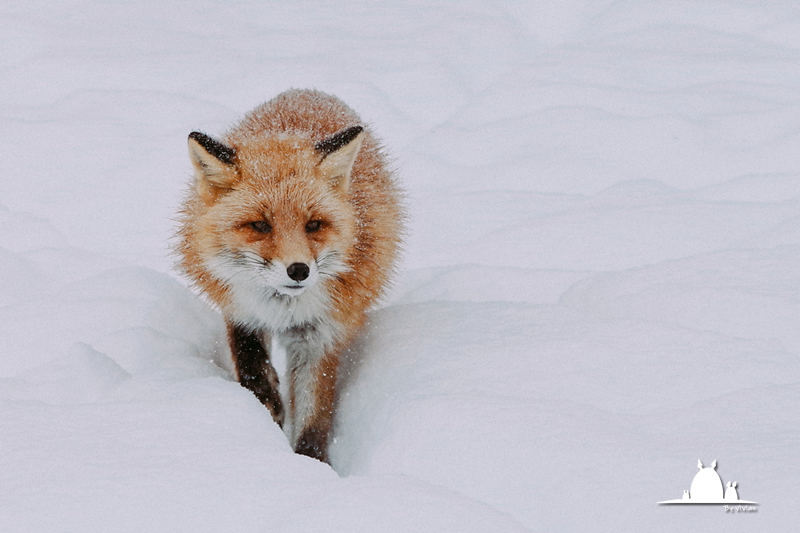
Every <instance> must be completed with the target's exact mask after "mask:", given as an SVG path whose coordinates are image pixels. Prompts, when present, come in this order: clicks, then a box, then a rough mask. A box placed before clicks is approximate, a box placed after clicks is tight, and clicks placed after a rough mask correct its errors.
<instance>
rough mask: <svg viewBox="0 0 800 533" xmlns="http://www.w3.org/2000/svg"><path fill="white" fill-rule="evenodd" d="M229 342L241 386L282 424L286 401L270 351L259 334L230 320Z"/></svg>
mask: <svg viewBox="0 0 800 533" xmlns="http://www.w3.org/2000/svg"><path fill="white" fill-rule="evenodd" d="M228 342H229V343H230V346H231V355H232V356H233V362H234V364H235V365H236V376H237V377H238V378H239V383H241V385H242V386H243V387H245V388H247V389H249V390H251V391H252V392H253V394H255V395H256V398H258V399H259V400H260V401H261V403H263V404H264V405H265V406H266V407H267V409H269V412H270V413H272V418H273V419H275V422H277V423H278V425H279V426H281V427H283V418H284V411H283V402H281V395H280V389H279V386H278V373H277V372H275V368H274V367H273V366H272V363H271V362H270V360H269V350H268V348H267V347H265V346H264V343H263V342H262V341H261V338H260V337H259V335H258V334H257V333H253V332H250V331H247V330H246V329H244V328H242V327H241V326H238V325H236V324H232V323H230V322H228Z"/></svg>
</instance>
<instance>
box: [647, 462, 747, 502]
mask: <svg viewBox="0 0 800 533" xmlns="http://www.w3.org/2000/svg"><path fill="white" fill-rule="evenodd" d="M697 468H699V469H700V471H699V472H698V473H697V474H695V476H694V479H693V480H692V485H691V487H689V490H684V491H683V498H681V499H680V500H667V501H665V502H658V504H659V505H661V504H693V503H704V504H709V503H711V504H718V505H730V504H736V503H749V504H755V505H758V502H751V501H747V500H740V499H739V492H738V491H737V490H736V482H735V481H728V485H727V487H724V486H723V484H722V478H720V477H719V474H717V462H716V461H714V462H713V463H711V466H710V467H708V468H706V467H704V466H703V463H702V462H700V461H697Z"/></svg>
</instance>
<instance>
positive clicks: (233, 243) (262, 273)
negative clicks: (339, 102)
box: [189, 126, 364, 299]
mask: <svg viewBox="0 0 800 533" xmlns="http://www.w3.org/2000/svg"><path fill="white" fill-rule="evenodd" d="M363 138H364V130H363V128H362V127H361V126H354V127H351V128H347V129H345V130H343V131H341V132H339V133H337V134H335V135H333V136H331V137H329V138H327V139H324V140H322V141H320V142H316V143H314V142H313V141H311V140H309V139H308V137H306V136H303V135H299V134H297V135H294V134H289V133H286V134H281V135H275V136H270V137H257V136H253V137H245V138H239V139H237V140H235V141H229V144H226V143H223V142H220V141H217V140H215V139H212V138H211V137H209V136H207V135H205V134H202V133H198V132H193V133H192V134H190V135H189V156H190V158H191V161H192V165H193V166H194V171H195V184H194V187H195V196H196V201H197V208H198V213H199V216H198V217H197V218H196V219H194V221H193V223H194V224H195V225H196V227H195V228H194V234H195V235H196V238H197V247H198V248H199V250H198V255H199V259H200V260H201V261H202V262H203V263H204V265H205V266H206V267H207V268H208V270H209V271H210V272H211V273H212V275H213V276H214V277H215V278H217V279H218V281H219V282H220V283H222V284H223V285H224V286H227V287H230V288H233V289H235V288H236V287H237V286H238V287H241V288H243V289H245V290H250V291H253V290H255V291H257V292H260V293H262V294H266V295H268V296H275V297H278V298H290V299H291V298H294V297H299V296H300V295H302V294H303V293H305V292H306V291H307V290H309V289H311V288H312V287H315V286H317V285H318V284H319V283H321V282H322V281H323V280H324V279H325V278H326V277H328V278H333V277H336V276H337V275H339V274H341V273H343V272H344V271H346V270H348V266H347V257H348V254H349V251H350V250H351V249H352V247H353V246H355V243H354V239H355V237H354V235H355V231H356V228H355V220H356V217H355V213H354V204H353V199H352V198H351V194H350V179H351V174H352V171H353V166H354V163H355V161H356V157H357V155H358V152H359V150H360V148H361V144H362V141H363Z"/></svg>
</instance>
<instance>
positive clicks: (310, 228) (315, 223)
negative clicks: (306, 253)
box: [306, 220, 322, 233]
mask: <svg viewBox="0 0 800 533" xmlns="http://www.w3.org/2000/svg"><path fill="white" fill-rule="evenodd" d="M321 227H322V221H321V220H310V221H309V222H308V224H306V233H314V232H315V231H319V229H320V228H321Z"/></svg>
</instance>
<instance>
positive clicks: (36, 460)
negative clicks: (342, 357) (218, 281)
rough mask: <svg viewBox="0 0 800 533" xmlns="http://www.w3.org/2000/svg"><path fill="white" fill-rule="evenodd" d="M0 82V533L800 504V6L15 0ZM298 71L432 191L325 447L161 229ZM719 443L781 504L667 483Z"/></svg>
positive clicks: (694, 519) (636, 516)
mask: <svg viewBox="0 0 800 533" xmlns="http://www.w3.org/2000/svg"><path fill="white" fill-rule="evenodd" d="M0 77H1V78H2V79H3V84H2V86H0V96H2V97H1V98H0V156H2V157H0V279H1V280H2V282H0V354H2V356H0V472H2V476H0V530H1V531H10V532H11V531H13V532H26V531H31V532H34V531H35V532H39V531H76V532H77V531H81V532H83V531H94V530H98V531H99V530H104V531H144V530H152V531H193V532H196V531H227V530H231V531H233V530H236V531H253V532H255V531H287V532H295V531H348V532H349V531H387V532H392V531H437V532H439V531H465V532H467V531H476V532H477V531H492V532H496V531H497V532H499V531H587V530H588V531H653V532H658V531H718V530H723V528H724V530H726V531H788V530H790V529H792V528H793V527H795V524H796V523H797V520H798V516H799V515H798V513H797V511H796V509H797V504H796V503H794V504H793V503H792V501H793V500H792V497H793V495H794V494H795V492H796V484H797V480H798V479H800V458H799V457H798V454H797V451H798V449H800V426H799V425H798V420H799V419H800V358H798V355H800V333H799V332H800V328H799V327H798V325H799V324H800V215H798V213H800V179H799V178H800V150H798V148H797V147H798V141H800V99H798V97H797V95H798V94H800V8H798V6H797V5H795V3H794V2H790V1H788V0H786V1H781V0H775V1H770V2H758V3H753V2H744V1H738V0H720V1H716V2H669V3H664V2H649V1H632V0H617V1H611V0H608V1H602V0H597V1H588V0H570V1H569V2H558V3H557V2H524V1H515V0H504V1H499V2H498V1H491V2H490V1H486V0H467V1H462V2H447V1H445V2H420V1H416V0H403V1H401V2H393V3H385V4H384V3H381V2H352V3H325V2H291V3H289V2H286V3H276V4H270V3H262V2H247V1H240V2H233V1H231V2H226V3H220V2H212V1H209V0H194V1H193V2H179V1H176V2H156V1H153V0H141V1H138V2H101V1H98V0H69V1H66V2H59V3H52V2H44V1H42V0H34V1H26V2H22V1H19V0H11V1H7V2H4V3H3V4H2V5H0ZM290 87H314V88H317V89H320V90H324V91H327V92H330V93H333V94H336V95H337V96H339V97H341V98H342V99H343V100H344V101H345V102H347V103H348V104H349V105H350V106H351V107H353V108H354V109H355V110H356V111H357V112H358V113H359V114H360V115H361V116H362V117H364V118H365V119H366V120H367V121H368V122H369V123H370V124H371V126H372V128H373V129H374V131H375V132H376V133H377V134H378V135H379V136H380V137H381V138H382V139H383V141H384V143H385V144H386V146H387V147H388V149H389V150H390V151H391V153H392V155H393V157H394V164H395V166H396V168H397V169H398V173H399V175H400V176H401V178H402V180H403V183H404V186H405V188H406V190H407V192H408V200H407V203H408V211H409V215H410V218H409V236H408V239H407V241H406V244H405V256H404V260H403V264H402V265H401V269H400V272H399V275H398V278H397V281H396V283H395V285H394V287H393V290H392V293H391V295H390V296H389V297H388V298H387V299H386V301H385V302H384V304H383V305H382V307H381V308H380V309H377V310H375V311H374V312H373V313H372V314H371V316H370V323H369V325H368V326H367V327H366V328H365V330H364V332H363V335H362V336H361V338H360V339H359V341H358V343H357V345H356V346H354V347H353V350H351V352H349V353H348V354H347V360H346V361H345V363H344V372H343V377H342V380H341V398H340V404H339V410H338V416H337V422H336V431H335V442H334V444H333V446H332V450H331V454H332V463H333V464H332V468H331V467H329V466H327V465H324V464H322V463H319V462H317V461H314V460H311V459H309V458H307V457H302V456H298V455H295V454H293V453H292V452H291V450H290V448H289V445H288V443H287V441H286V438H285V436H284V435H283V433H282V432H281V431H280V429H279V428H278V427H277V426H276V425H275V424H274V423H273V422H272V420H271V417H270V415H269V413H268V412H267V411H266V410H265V409H264V408H263V406H261V405H260V404H259V403H258V401H257V400H256V399H255V397H253V396H252V394H250V393H249V392H248V391H246V390H244V389H243V388H241V387H240V386H239V385H238V383H236V382H235V381H234V380H233V378H232V375H231V372H230V370H231V365H230V360H229V355H228V353H227V348H226V341H225V337H224V326H223V324H222V321H221V318H220V317H219V315H218V314H217V313H216V312H215V311H214V310H212V309H210V308H209V307H208V306H207V304H206V303H204V301H203V300H202V299H201V298H200V297H198V296H197V295H195V294H194V293H192V292H191V290H189V289H188V288H187V287H186V283H185V281H184V280H182V279H180V278H179V277H178V276H177V275H176V274H175V272H174V270H173V268H172V263H173V258H172V257H171V256H170V252H169V243H170V242H171V236H172V233H173V232H174V230H175V221H174V219H175V212H176V210H177V208H178V206H179V205H180V201H181V196H182V194H183V191H184V189H185V187H186V182H187V180H188V179H189V175H190V172H191V168H190V164H189V160H188V157H187V154H186V137H187V135H188V133H189V132H191V131H195V130H200V131H205V132H207V133H209V134H212V135H213V134H220V133H222V132H223V131H224V130H225V129H226V128H227V127H228V126H229V125H231V124H233V123H235V122H236V121H237V120H238V119H239V118H240V117H241V116H242V115H243V114H244V113H245V112H247V111H249V110H250V109H252V108H253V107H255V106H256V105H258V104H260V103H261V102H263V101H265V100H267V99H269V98H271V97H273V96H275V95H277V94H278V93H280V92H282V91H283V90H285V89H287V88H290ZM698 459H700V460H701V461H702V462H703V463H704V464H710V463H711V462H712V461H714V460H717V462H718V465H719V466H718V468H717V472H718V473H719V475H720V476H721V478H722V481H723V483H724V484H727V483H728V482H729V481H736V482H737V489H738V493H739V497H740V498H742V499H745V500H751V501H757V502H759V507H758V511H757V512H750V513H743V514H742V513H737V515H736V516H730V517H728V516H725V515H726V513H725V511H724V510H723V508H721V507H715V506H696V507H686V506H680V505H678V506H666V507H665V506H658V505H656V502H658V501H665V500H670V499H676V498H680V497H681V495H682V493H683V491H684V490H686V489H688V488H689V485H690V483H691V480H692V478H693V477H694V475H695V473H696V471H697V469H696V464H697V460H698Z"/></svg>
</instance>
